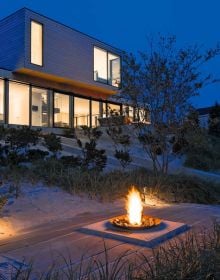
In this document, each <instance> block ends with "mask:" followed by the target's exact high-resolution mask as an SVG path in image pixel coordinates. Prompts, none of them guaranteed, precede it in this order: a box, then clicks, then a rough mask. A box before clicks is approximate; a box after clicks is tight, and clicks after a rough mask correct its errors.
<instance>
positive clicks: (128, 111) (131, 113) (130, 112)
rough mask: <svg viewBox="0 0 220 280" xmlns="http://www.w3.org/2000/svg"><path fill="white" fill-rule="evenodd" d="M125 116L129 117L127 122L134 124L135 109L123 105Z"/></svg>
mask: <svg viewBox="0 0 220 280" xmlns="http://www.w3.org/2000/svg"><path fill="white" fill-rule="evenodd" d="M123 115H124V116H125V117H127V122H133V118H134V108H133V107H132V106H127V105H123Z"/></svg>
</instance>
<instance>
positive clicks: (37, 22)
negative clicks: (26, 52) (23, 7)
mask: <svg viewBox="0 0 220 280" xmlns="http://www.w3.org/2000/svg"><path fill="white" fill-rule="evenodd" d="M32 22H33V23H36V24H38V25H41V27H42V46H41V47H42V61H41V62H42V63H41V64H36V63H34V62H32V59H31V58H32V44H31V39H32V28H31V24H32ZM29 26H30V64H32V65H35V66H38V67H44V24H43V23H41V22H39V21H37V20H35V19H30V25H29Z"/></svg>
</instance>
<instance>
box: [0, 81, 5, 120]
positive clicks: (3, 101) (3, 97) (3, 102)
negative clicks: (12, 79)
mask: <svg viewBox="0 0 220 280" xmlns="http://www.w3.org/2000/svg"><path fill="white" fill-rule="evenodd" d="M0 81H2V84H3V91H2V93H3V96H2V99H3V100H2V109H3V110H2V114H3V119H2V120H1V119H0V124H4V123H5V107H6V104H5V98H6V94H5V88H6V86H5V79H4V78H2V77H0Z"/></svg>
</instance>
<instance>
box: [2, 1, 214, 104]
mask: <svg viewBox="0 0 220 280" xmlns="http://www.w3.org/2000/svg"><path fill="white" fill-rule="evenodd" d="M24 6H25V7H28V8H30V9H32V10H34V11H37V12H39V13H41V14H44V15H46V16H48V17H51V18H53V19H56V20H58V21H60V22H62V23H64V24H66V25H69V26H71V27H74V28H76V29H78V30H80V31H82V32H85V33H87V34H89V35H92V36H94V37H96V38H98V39H100V40H103V41H105V42H107V43H110V44H112V45H114V46H116V47H118V48H121V49H124V50H126V51H132V52H136V51H138V50H144V49H145V45H146V37H147V36H149V35H157V34H158V32H160V33H162V34H165V35H166V34H174V35H176V36H177V40H178V44H179V45H185V44H194V43H199V44H201V45H204V46H205V47H210V46H213V45H215V43H216V42H217V41H220V0H111V1H105V0H81V1H80V0H0V18H3V17H5V16H7V15H9V14H10V13H12V12H14V11H16V10H17V9H20V8H22V7H24ZM206 70H207V71H208V72H211V73H213V74H215V75H216V76H217V77H219V78H220V57H219V58H217V59H216V60H215V62H213V63H211V64H210V65H209V67H207V69H206ZM215 101H218V102H220V84H218V85H214V86H210V87H208V88H206V89H205V90H203V92H202V93H201V95H200V97H197V98H195V99H194V104H195V106H196V107H205V106H210V105H212V104H213V103H214V102H215Z"/></svg>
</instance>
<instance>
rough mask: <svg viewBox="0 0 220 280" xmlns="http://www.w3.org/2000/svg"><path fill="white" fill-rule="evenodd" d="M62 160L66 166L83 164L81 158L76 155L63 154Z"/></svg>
mask: <svg viewBox="0 0 220 280" xmlns="http://www.w3.org/2000/svg"><path fill="white" fill-rule="evenodd" d="M60 162H61V163H62V164H63V165H64V166H66V167H79V166H80V165H81V159H80V158H79V157H74V156H62V157H61V158H60Z"/></svg>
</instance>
